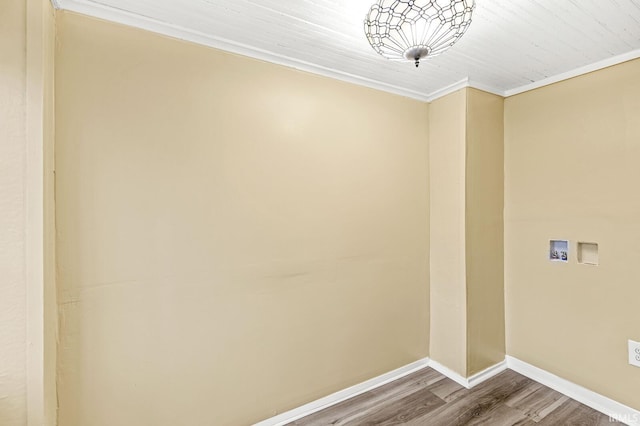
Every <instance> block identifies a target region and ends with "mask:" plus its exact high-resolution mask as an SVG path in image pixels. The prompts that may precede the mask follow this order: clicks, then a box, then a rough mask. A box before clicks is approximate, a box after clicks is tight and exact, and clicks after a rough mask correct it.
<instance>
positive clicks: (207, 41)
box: [57, 0, 427, 102]
mask: <svg viewBox="0 0 640 426" xmlns="http://www.w3.org/2000/svg"><path fill="white" fill-rule="evenodd" d="M57 2H58V3H59V7H60V9H63V10H67V11H70V12H76V13H81V14H83V15H88V16H92V17H94V18H98V19H103V20H106V21H111V22H116V23H118V24H123V25H127V26H130V27H136V28H141V29H143V30H147V31H151V32H154V33H158V34H162V35H166V36H169V37H172V38H176V39H180V40H185V41H190V42H193V43H197V44H201V45H205V46H208V47H213V48H215V49H219V50H223V51H226V52H231V53H235V54H238V55H242V56H248V57H250V58H254V59H259V60H262V61H266V62H271V63H274V64H278V65H283V66H286V67H289V68H294V69H297V70H300V71H305V72H309V73H313V74H317V75H321V76H324V77H329V78H333V79H336V80H340V81H344V82H347V83H353V84H357V85H359V86H365V87H369V88H371V89H376V90H381V91H384V92H389V93H393V94H396V95H400V96H404V97H407V98H412V99H417V100H420V101H424V102H426V101H427V95H426V94H424V93H421V92H418V91H414V90H410V89H406V88H403V87H399V86H395V85H392V84H388V83H384V82H382V81H377V80H373V79H369V78H366V77H361V76H357V75H354V74H350V73H346V72H343V71H339V70H335V69H332V68H328V67H323V66H321V65H317V64H312V63H310V62H306V61H301V60H298V59H294V58H290V57H287V56H284V55H278V54H276V53H273V52H269V51H267V50H263V49H258V48H255V47H252V46H248V45H245V44H242V43H238V42H235V41H233V40H227V39H224V38H221V37H215V36H212V35H209V34H205V33H202V32H200V31H195V30H191V29H188V28H184V27H182V26H179V25H174V24H169V23H166V22H162V21H158V20H156V19H153V18H149V17H146V16H142V15H138V14H135V13H131V12H127V11H125V10H122V9H118V8H115V7H111V6H106V5H103V4H99V3H95V2H93V1H90V0H57Z"/></svg>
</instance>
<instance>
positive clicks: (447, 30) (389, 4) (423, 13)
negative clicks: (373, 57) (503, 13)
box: [364, 0, 475, 67]
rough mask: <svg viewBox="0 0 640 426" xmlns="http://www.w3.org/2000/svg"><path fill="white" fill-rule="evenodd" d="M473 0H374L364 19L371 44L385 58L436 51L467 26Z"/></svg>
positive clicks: (450, 43)
mask: <svg viewBox="0 0 640 426" xmlns="http://www.w3.org/2000/svg"><path fill="white" fill-rule="evenodd" d="M474 8H475V1H474V0H377V1H376V2H375V3H374V4H373V5H372V6H371V9H369V13H367V16H366V18H365V21H364V32H365V34H366V35H367V40H369V44H371V47H373V49H374V50H375V51H376V52H378V53H379V54H380V55H382V56H384V57H385V58H387V59H391V60H398V61H414V62H415V64H416V67H417V66H418V65H420V60H422V59H424V58H426V57H428V56H429V57H431V56H436V55H439V54H440V53H442V52H444V51H445V50H447V49H448V48H450V47H451V46H453V45H454V44H455V43H456V42H457V41H458V40H459V39H460V37H462V35H463V34H464V33H465V31H467V28H469V24H471V15H472V13H473V9H474Z"/></svg>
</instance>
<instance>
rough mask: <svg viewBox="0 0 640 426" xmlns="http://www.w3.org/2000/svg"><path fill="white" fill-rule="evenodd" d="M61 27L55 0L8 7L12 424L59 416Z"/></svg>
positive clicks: (7, 397)
mask: <svg viewBox="0 0 640 426" xmlns="http://www.w3.org/2000/svg"><path fill="white" fill-rule="evenodd" d="M53 25H54V19H53V8H52V6H51V4H50V3H49V1H48V0H20V1H10V2H3V3H2V4H1V5H0V277H2V279H1V280H0V424H2V425H12V426H22V425H27V424H29V425H53V424H55V417H56V411H55V410H56V405H57V398H56V389H55V380H56V369H55V352H56V351H55V345H56V329H57V326H56V324H57V323H56V315H57V314H56V302H55V259H54V251H55V250H54V249H55V247H54V238H53V237H54V230H53V227H54V207H53V198H54V192H53V170H52V165H53V153H52V149H53V133H54V128H53V125H54V123H53V51H54V38H55V31H54V27H53ZM45 163H47V165H46V166H45ZM45 169H46V171H45ZM45 271H46V272H45ZM45 273H46V275H47V278H48V281H47V285H45V279H44V275H45Z"/></svg>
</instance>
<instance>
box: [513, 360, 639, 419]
mask: <svg viewBox="0 0 640 426" xmlns="http://www.w3.org/2000/svg"><path fill="white" fill-rule="evenodd" d="M507 368H510V369H511V370H513V371H515V372H516V373H520V374H522V375H523V376H526V377H528V378H530V379H532V380H535V381H536V382H538V383H540V384H543V385H545V386H547V387H549V388H551V389H553V390H556V391H558V392H560V393H562V394H564V395H566V396H568V397H569V398H571V399H574V400H576V401H578V402H580V403H582V404H584V405H586V406H588V407H591V408H593V409H594V410H597V411H600V412H601V413H603V414H606V415H608V416H609V417H611V418H613V419H615V420H618V421H620V422H622V423H625V424H627V425H629V426H640V411H638V410H635V409H633V408H631V407H627V406H626V405H623V404H620V403H619V402H616V401H614V400H612V399H609V398H607V397H605V396H602V395H600V394H597V393H595V392H593V391H590V390H589V389H586V388H583V387H582V386H579V385H576V384H575V383H572V382H570V381H568V380H565V379H563V378H561V377H558V376H556V375H554V374H551V373H549V372H547V371H545V370H542V369H540V368H538V367H535V366H533V365H531V364H528V363H526V362H524V361H520V360H519V359H517V358H513V357H511V356H507Z"/></svg>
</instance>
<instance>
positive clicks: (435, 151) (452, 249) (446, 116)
mask: <svg viewBox="0 0 640 426" xmlns="http://www.w3.org/2000/svg"><path fill="white" fill-rule="evenodd" d="M466 98H467V93H466V89H464V90H459V91H457V92H455V93H452V94H450V95H447V96H445V97H442V98H440V99H437V100H435V101H434V102H432V103H431V104H430V105H429V124H430V125H429V170H430V191H429V192H430V197H431V202H430V209H431V213H430V219H431V222H430V223H431V232H430V236H431V242H430V247H431V280H430V283H431V309H430V311H431V332H430V341H431V346H430V350H429V352H430V355H431V358H433V359H434V360H436V361H437V362H439V363H441V364H443V365H445V366H446V367H448V368H450V369H452V370H453V371H455V372H457V373H458V374H460V375H462V376H464V377H466V371H467V306H466V299H467V293H466V292H467V288H466V274H467V272H466V262H465V252H466V249H465V244H466V230H465V208H466V205H465V193H466V191H465V168H466V161H465V155H466V114H467V100H466Z"/></svg>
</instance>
